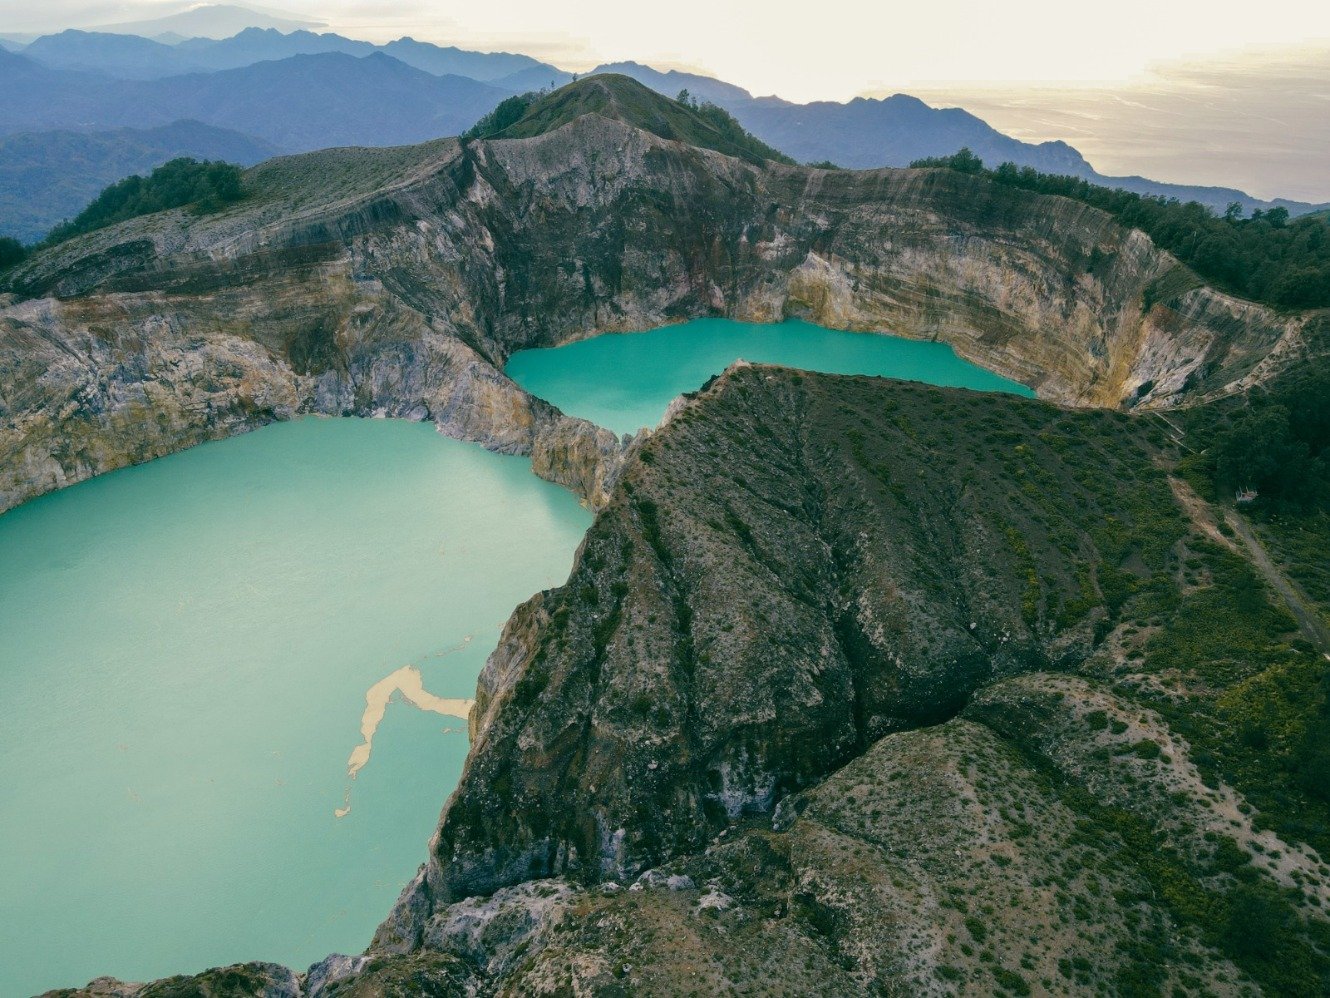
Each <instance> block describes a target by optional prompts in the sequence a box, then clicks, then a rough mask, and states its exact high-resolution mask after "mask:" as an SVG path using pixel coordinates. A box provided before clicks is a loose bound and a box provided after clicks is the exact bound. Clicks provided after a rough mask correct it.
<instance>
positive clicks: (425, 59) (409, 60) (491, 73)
mask: <svg viewBox="0 0 1330 998" xmlns="http://www.w3.org/2000/svg"><path fill="white" fill-rule="evenodd" d="M379 51H380V52H383V53H385V54H386V55H390V56H392V57H393V58H394V59H400V60H401V61H402V62H404V63H406V64H407V65H408V66H414V67H416V69H423V70H424V71H425V72H427V73H433V74H434V75H435V76H469V77H471V79H473V80H480V81H481V82H482V83H492V82H494V81H496V80H499V79H501V78H502V77H505V76H511V75H512V74H514V73H522V72H527V71H536V72H538V73H541V72H554V73H557V72H559V70H557V69H555V68H554V67H553V66H550V65H547V64H545V63H543V62H540V61H539V60H537V59H533V58H531V57H530V56H529V55H514V54H513V53H511V52H468V51H466V50H465V49H459V48H454V47H453V46H451V45H449V46H442V45H434V44H432V43H430V42H418V41H416V40H415V39H414V38H399V39H397V41H395V42H389V43H388V44H387V45H381V46H379Z"/></svg>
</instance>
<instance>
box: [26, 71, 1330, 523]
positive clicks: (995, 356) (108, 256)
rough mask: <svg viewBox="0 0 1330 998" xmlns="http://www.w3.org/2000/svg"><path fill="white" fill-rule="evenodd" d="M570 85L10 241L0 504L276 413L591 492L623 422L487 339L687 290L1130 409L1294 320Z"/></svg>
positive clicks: (1268, 360)
mask: <svg viewBox="0 0 1330 998" xmlns="http://www.w3.org/2000/svg"><path fill="white" fill-rule="evenodd" d="M607 81H608V82H607ZM572 86H573V87H574V88H576V87H582V88H587V87H592V86H595V87H602V88H605V87H608V88H610V89H611V90H613V91H614V94H613V95H612V96H615V99H614V100H612V101H608V102H606V101H600V102H599V103H596V102H593V103H596V106H597V107H598V108H599V110H597V111H596V112H595V113H585V114H579V115H578V116H576V117H573V118H571V119H570V120H566V121H564V120H562V119H560V118H558V117H553V118H550V119H549V120H545V119H544V118H541V119H540V120H541V121H542V122H543V125H542V127H544V128H545V129H547V130H545V131H541V132H539V133H538V134H534V135H531V136H529V137H525V138H514V139H496V140H487V141H474V142H459V141H457V140H451V139H448V140H439V141H437V142H433V143H428V144H426V145H423V146H417V147H408V148H404V149H354V150H330V151H327V152H322V153H312V154H308V155H305V156H296V157H287V158H285V159H279V160H273V161H270V162H268V163H265V164H262V165H260V166H259V167H256V168H254V169H253V170H250V171H249V172H248V173H247V174H246V178H245V184H246V189H247V190H248V192H249V195H248V197H247V199H246V200H245V201H244V202H242V203H240V204H239V205H237V206H234V207H232V208H230V209H228V210H226V211H223V212H221V213H219V214H216V215H210V216H195V215H192V214H190V213H188V212H187V211H184V210H177V211H172V212H164V213H161V214H158V215H153V216H148V217H145V218H139V219H133V220H131V221H128V222H124V223H121V224H120V225H117V226H114V227H111V228H108V229H105V230H101V231H98V232H93V233H89V234H87V235H85V236H82V237H80V238H78V239H74V240H71V241H69V242H68V243H64V244H61V245H58V246H56V247H53V248H51V249H49V250H46V251H44V252H42V253H39V254H37V255H36V256H35V257H33V258H32V259H30V260H29V261H27V262H25V263H24V264H22V265H21V266H20V267H18V268H16V269H15V270H14V271H11V272H10V273H9V274H8V275H7V277H6V281H7V284H8V288H9V291H10V293H11V295H12V297H10V298H7V299H0V454H4V455H5V456H6V459H5V460H4V461H3V464H2V467H3V471H2V472H0V474H2V475H3V477H2V478H0V509H3V508H7V507H10V506H13V505H14V504H16V503H18V502H21V501H23V500H24V499H26V498H29V497H31V496H35V495H39V494H41V493H42V492H44V491H47V490H49V489H51V488H57V487H60V486H61V485H64V484H68V483H71V482H75V481H79V480H81V479H82V478H86V477H87V476H89V475H91V474H97V473H99V472H102V471H106V470H110V469H112V468H115V467H120V466H122V465H124V464H129V463H134V462H138V461H143V460H147V459H150V458H152V457H155V456H159V455H160V454H163V453H167V452H169V451H171V450H175V449H179V448H180V447H184V446H189V445H191V444H193V443H197V442H199V441H201V440H205V439H213V438H216V437H219V436H224V435H226V434H228V433H232V432H236V431H238V430H242V429H246V428H249V427H252V426H256V425H260V424H262V423H264V422H267V421H269V420H272V419H282V418H289V417H290V416H291V415H293V414H296V413H306V412H310V413H321V414H328V415H345V414H354V415H393V416H406V417H410V418H421V419H432V420H433V421H434V422H436V424H437V425H438V426H439V428H440V429H441V431H443V432H445V433H448V434H449V435H452V436H457V437H461V438H464V439H469V440H476V441H479V442H481V443H483V444H484V445H485V446H488V447H492V448H494V449H498V450H504V451H508V452H515V453H524V454H532V455H533V457H534V459H535V464H536V466H537V468H538V470H539V472H540V473H541V474H546V475H548V476H549V477H551V478H553V479H554V480H556V481H559V482H561V483H562V484H566V485H568V486H569V487H571V488H574V489H575V490H577V491H579V492H580V493H581V494H582V495H583V496H584V497H586V498H587V499H588V500H589V501H591V502H592V504H593V505H594V504H599V503H601V502H603V501H604V500H605V498H606V495H607V488H606V487H607V485H608V484H609V482H610V481H611V480H612V479H613V476H614V474H615V470H614V469H615V467H616V465H617V462H616V460H614V459H613V456H614V455H616V454H618V453H619V452H620V451H621V449H622V443H621V442H619V441H615V440H613V439H611V438H609V437H608V436H607V435H606V434H604V433H603V431H598V430H596V429H594V428H592V427H590V426H587V425H585V424H580V423H578V422H576V421H568V420H565V419H563V418H562V417H560V416H559V414H557V413H556V412H554V411H553V410H552V409H550V408H549V407H547V406H544V405H543V404H542V403H539V402H538V401H536V400H533V399H532V398H531V397H530V396H528V395H526V394H525V393H524V392H522V391H521V390H520V389H519V388H517V387H516V386H515V385H513V384H512V383H511V382H510V381H509V380H508V379H506V378H505V377H504V376H503V374H502V373H501V371H502V366H503V363H504V361H505V360H506V358H507V357H508V356H509V355H510V354H511V353H512V352H513V351H514V350H517V349H521V348H524V347H531V346H542V345H552V344H557V343H561V342H565V341H567V340H570V339H575V338H578V337H582V336H587V335H593V334H595V333H600V332H607V331H615V330H631V329H642V328H648V327H652V326H657V325H660V324H662V323H667V322H672V321H677V320H680V319H686V318H690V317H695V316H701V315H727V316H731V317H733V318H737V319H745V320H754V321H779V320H780V319H781V318H783V317H787V316H799V317H803V318H807V319H810V320H812V321H815V322H820V323H823V324H825V325H830V326H837V327H843V328H848V329H853V330H861V331H877V330H890V331H892V332H893V333H896V334H898V335H904V336H912V337H920V338H928V339H940V340H943V341H945V342H948V343H950V344H951V345H952V346H953V347H955V349H956V350H957V351H958V352H959V353H960V354H961V355H963V356H965V357H967V358H968V359H970V360H973V361H976V362H978V363H980V364H982V365H984V366H987V367H989V368H991V369H993V370H996V371H999V372H1000V373H1003V374H1006V375H1008V376H1011V377H1015V378H1018V379H1020V380H1022V381H1025V382H1026V383H1029V384H1031V385H1033V386H1035V387H1036V388H1037V389H1038V390H1039V392H1040V394H1041V395H1042V396H1043V397H1046V398H1050V399H1055V400H1060V401H1065V402H1068V403H1071V404H1089V405H1122V404H1128V403H1130V404H1134V405H1139V406H1145V407H1150V406H1164V405H1172V404H1176V403H1178V402H1180V401H1184V400H1186V399H1199V398H1204V397H1208V396H1211V395H1214V394H1216V393H1223V392H1225V391H1228V390H1231V389H1232V387H1233V386H1235V385H1238V384H1241V383H1243V382H1244V380H1250V379H1252V378H1260V377H1263V376H1265V368H1266V367H1268V366H1270V365H1277V363H1279V362H1281V358H1287V357H1290V356H1295V355H1297V354H1298V353H1299V352H1300V351H1301V350H1303V349H1304V348H1305V343H1306V341H1307V338H1308V336H1309V335H1310V334H1309V332H1308V330H1309V328H1310V326H1309V324H1312V325H1315V324H1318V323H1323V322H1324V319H1323V318H1320V317H1315V316H1312V317H1308V316H1292V317H1284V316H1278V315H1275V314H1274V313H1272V312H1270V311H1269V310H1267V309H1264V308H1260V307H1258V306H1254V305H1251V304H1249V303H1244V302H1240V301H1236V300H1234V299H1231V298H1229V297H1227V296H1224V295H1221V294H1218V293H1216V292H1214V291H1212V290H1211V289H1208V288H1205V287H1202V286H1199V285H1198V284H1197V283H1196V281H1195V280H1194V279H1193V278H1191V277H1190V276H1189V275H1188V274H1187V272H1185V270H1183V269H1182V268H1181V267H1180V266H1179V265H1178V264H1177V263H1176V262H1175V261H1174V260H1173V259H1172V258H1171V257H1169V256H1168V255H1167V254H1164V253H1162V252H1160V251H1159V250H1157V249H1156V248H1155V247H1154V246H1153V245H1152V244H1151V243H1150V241H1149V240H1148V239H1146V238H1145V237H1144V236H1142V235H1141V234H1140V233H1135V232H1129V231H1126V230H1123V229H1121V228H1120V227H1118V226H1116V225H1115V224H1114V223H1113V222H1112V221H1111V220H1110V219H1109V218H1108V217H1107V216H1106V215H1103V214H1102V213H1100V212H1097V211H1096V210H1094V209H1091V208H1088V207H1086V206H1083V205H1079V204H1075V203H1072V202H1069V201H1066V200H1064V199H1059V198H1049V197H1040V196H1035V195H1027V194H1024V193H1022V192H1018V191H1011V190H1004V189H998V188H996V187H995V186H994V185H992V184H989V183H987V182H986V181H984V180H982V179H979V178H973V177H966V176H962V175H958V174H955V173H952V172H950V171H936V170H924V171H920V170H877V171H865V172H851V171H822V170H814V169H809V168H803V167H791V166H784V165H781V164H778V163H763V162H760V161H759V162H752V161H749V160H744V159H737V158H733V157H730V156H726V155H723V154H722V153H719V152H715V151H712V150H709V149H700V148H697V147H693V146H688V145H685V144H683V143H681V142H678V141H674V140H671V139H669V138H664V137H662V136H661V135H658V134H656V133H655V132H653V131H651V127H652V126H653V124H654V123H655V122H656V118H655V117H653V113H654V112H653V111H652V109H653V107H654V106H655V105H660V104H663V105H665V106H667V108H668V110H669V113H670V114H671V115H675V116H677V115H678V114H679V113H680V107H679V106H678V105H674V104H673V102H670V101H666V100H664V99H663V98H660V97H658V96H656V95H654V94H652V93H651V92H649V91H647V90H646V89H645V88H643V87H641V86H640V85H638V84H636V83H633V82H632V81H630V80H627V79H626V78H614V77H602V78H597V80H596V81H584V82H583V83H579V84H574V85H572ZM565 89H568V88H565ZM560 94H563V92H562V91H561V92H560ZM555 96H557V95H555ZM553 99H554V96H552V97H551V100H553ZM560 99H561V100H562V99H564V98H563V97H561V98H560ZM567 103H568V104H569V106H574V107H578V106H581V103H584V102H578V101H568V102H567ZM684 110H685V112H686V109H684ZM545 111H548V108H545V109H542V108H541V106H540V105H537V107H535V108H533V109H532V112H531V113H532V114H533V115H537V116H539V115H540V114H542V113H544V112H545ZM686 113H691V112H686ZM699 127H701V126H699ZM706 127H707V129H708V130H709V129H710V126H706ZM607 457H608V458H609V460H604V458H607Z"/></svg>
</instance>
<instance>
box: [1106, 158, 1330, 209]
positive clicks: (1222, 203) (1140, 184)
mask: <svg viewBox="0 0 1330 998" xmlns="http://www.w3.org/2000/svg"><path fill="white" fill-rule="evenodd" d="M1079 176H1083V177H1084V178H1085V179H1086V180H1089V181H1091V182H1092V183H1096V184H1100V185H1102V186H1104V187H1118V188H1121V189H1122V190H1124V191H1135V192H1136V193H1137V194H1162V195H1163V196H1164V197H1170V198H1177V199H1178V200H1179V201H1199V202H1200V203H1201V204H1204V205H1209V206H1210V207H1211V208H1213V209H1215V211H1219V212H1222V211H1223V210H1224V209H1225V208H1227V207H1228V206H1229V205H1230V204H1232V203H1233V202H1234V201H1236V202H1237V203H1238V204H1240V205H1242V210H1243V212H1244V213H1245V214H1251V212H1252V211H1254V210H1256V209H1258V208H1259V209H1260V210H1261V211H1268V210H1269V209H1271V208H1287V209H1288V213H1289V214H1290V215H1306V214H1308V213H1309V212H1313V211H1320V210H1322V209H1325V208H1330V204H1308V203H1307V202H1306V201H1290V200H1288V199H1287V198H1275V199H1274V200H1273V201H1263V200H1261V199H1260V198H1255V197H1252V196H1251V195H1250V194H1248V193H1246V192H1245V191H1240V190H1238V189H1237V188H1234V187H1204V186H1201V185H1193V184H1167V183H1164V182H1163V181H1161V180H1150V179H1149V178H1147V177H1108V176H1104V175H1103V174H1101V173H1098V172H1096V171H1095V170H1093V169H1091V170H1090V172H1089V174H1079Z"/></svg>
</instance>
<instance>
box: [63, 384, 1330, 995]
mask: <svg viewBox="0 0 1330 998" xmlns="http://www.w3.org/2000/svg"><path fill="white" fill-rule="evenodd" d="M1179 455H1180V451H1179V449H1178V447H1177V445H1176V443H1175V441H1174V439H1173V431H1172V429H1171V427H1170V425H1169V424H1168V423H1166V422H1165V421H1164V420H1162V419H1160V418H1158V417H1157V416H1154V415H1150V414H1134V415H1125V414H1119V413H1112V412H1106V411H1094V410H1091V411H1083V410H1081V411H1078V410H1069V409H1066V408H1062V407H1057V406H1054V405H1050V404H1047V403H1042V402H1037V401H1030V400H1025V399H1019V398H1014V397H1008V396H996V395H989V396H985V395H977V394H974V393H969V392H964V391H956V390H947V389H934V388H927V387H924V386H918V385H908V384H901V383H897V382H891V381H886V380H880V379H872V378H836V377H830V376H821V375H809V374H799V373H796V372H791V371H788V370H782V369H777V368H767V367H749V366H740V367H736V368H735V369H732V370H731V371H730V372H728V373H727V374H726V375H724V376H723V377H721V378H720V379H719V380H718V381H717V382H716V383H715V384H713V385H711V386H710V387H708V388H707V389H706V390H705V391H703V392H701V393H699V394H698V395H697V396H695V397H694V398H692V399H690V400H688V401H687V402H686V403H684V404H683V405H679V406H676V407H675V410H674V412H673V414H672V416H671V418H670V419H669V421H668V422H667V423H666V425H665V426H664V427H663V428H662V429H661V430H660V431H658V432H657V433H655V434H653V435H652V436H651V437H649V438H648V439H647V440H646V441H645V442H644V443H643V444H641V446H640V447H639V448H638V449H637V450H636V452H635V454H634V456H633V457H632V458H631V460H630V461H629V463H628V466H627V468H626V470H625V471H624V473H623V475H622V477H621V478H620V479H619V481H618V482H617V484H616V485H615V487H614V490H613V495H612V498H611V499H610V501H609V503H608V504H607V505H606V507H605V508H604V509H603V510H602V512H601V513H600V515H599V516H598V518H597V520H596V522H595V524H594V525H593V527H592V529H591V531H590V533H589V534H588V537H587V539H586V542H585V544H584V545H583V548H582V550H581V552H580V554H579V558H578V562H577V564H576V566H575V567H574V570H573V573H572V575H571V577H570V579H569V581H568V583H567V584H566V585H565V586H563V587H561V588H559V589H556V590H551V591H549V592H546V593H543V594H540V595H539V596H537V597H535V598H533V599H532V600H531V601H529V602H528V603H527V604H525V605H524V606H523V607H521V608H519V610H518V611H517V612H516V613H515V614H514V616H513V618H512V619H511V620H510V622H509V624H508V626H507V627H506V629H505V632H504V635H503V638H502V640H501V643H500V646H499V648H498V649H497V651H496V652H495V653H494V654H493V655H492V656H491V658H490V660H489V662H488V663H487V665H486V668H485V671H484V673H483V675H482V677H481V680H480V684H479V690H478V697H477V705H476V708H475V711H474V713H473V715H472V727H473V735H474V739H475V741H474V745H473V750H472V753H471V755H470V757H469V760H468V763H467V766H466V770H465V772H464V775H463V778H462V780H461V783H460V785H459V786H458V788H457V790H456V791H455V793H454V794H453V796H452V797H451V799H450V800H449V802H448V804H447V806H446V808H445V810H444V814H443V818H442V821H441V824H440V827H439V830H438V833H437V834H436V836H435V839H434V841H433V842H432V843H431V848H430V856H429V860H428V862H427V864H426V865H425V867H424V868H423V869H422V871H421V874H420V876H419V877H418V878H417V879H416V881H415V882H414V883H412V884H411V885H409V886H408V888H407V890H406V891H405V892H404V893H403V895H402V897H401V899H400V900H399V902H398V904H397V906H396V907H395V909H394V911H393V912H392V913H391V915H390V917H389V918H388V919H387V921H385V923H384V924H383V926H382V927H381V928H380V930H379V933H378V934H377V936H376V938H375V940H374V941H373V944H372V945H371V947H370V949H369V950H368V951H367V953H366V954H365V955H364V956H362V957H356V958H349V957H336V958H330V960H329V961H327V962H325V963H324V964H320V965H318V966H316V967H315V968H312V969H311V971H310V972H309V973H308V974H307V975H304V976H303V977H297V976H295V975H291V976H289V977H285V978H281V977H280V975H279V974H277V972H276V971H275V970H274V969H273V968H270V967H266V966H264V965H252V966H247V967H240V968H228V969H225V970H219V971H210V972H208V974H205V975H202V976H201V977H199V978H195V979H175V981H174V983H173V984H172V986H173V987H177V988H179V989H180V990H179V991H178V993H180V994H186V993H191V994H192V993H195V992H193V991H189V990H188V989H189V988H191V987H194V988H200V989H209V990H203V991H202V993H209V994H218V995H221V994H234V995H250V994H274V995H275V994H289V993H299V994H303V995H339V996H352V995H354V996H383V995H414V994H437V995H453V994H463V993H479V994H503V995H518V994H567V993H574V994H600V995H612V994H625V993H634V994H635V993H645V994H660V995H674V994H680V993H683V994H688V993H700V994H713V993H722V992H723V993H743V994H829V995H865V994H902V995H904V994H911V995H912V994H921V993H922V994H953V993H964V994H999V993H1005V994H1015V995H1021V994H1029V993H1034V992H1039V993H1060V994H1081V993H1087V992H1102V993H1110V994H1124V995H1126V994H1159V993H1170V994H1171V993H1176V994H1225V995H1227V994H1232V995H1239V994H1251V993H1265V994H1289V995H1294V994H1309V993H1319V992H1321V991H1323V990H1324V989H1325V987H1326V986H1327V985H1328V984H1330V921H1328V920H1327V918H1326V915H1325V912H1326V911H1327V910H1328V909H1330V870H1328V869H1327V867H1326V864H1325V862H1324V859H1323V857H1324V856H1325V855H1326V853H1327V851H1330V799H1327V798H1326V797H1325V796H1324V795H1322V796H1316V794H1314V793H1312V792H1311V791H1309V790H1307V789H1305V788H1304V783H1300V782H1299V780H1300V779H1301V777H1299V775H1298V770H1297V765H1296V763H1295V762H1292V761H1291V760H1292V759H1294V758H1295V755H1293V754H1291V753H1290V746H1293V747H1296V745H1297V744H1298V740H1299V739H1300V738H1301V737H1303V732H1304V731H1306V730H1309V729H1308V727H1307V725H1308V724H1309V722H1311V721H1313V720H1314V719H1315V718H1316V717H1317V716H1319V714H1320V713H1324V712H1325V711H1326V710H1327V709H1330V707H1327V705H1326V702H1325V697H1326V692H1327V690H1330V676H1327V665H1326V659H1325V658H1324V657H1323V655H1322V649H1318V648H1316V647H1314V646H1313V645H1311V644H1309V643H1307V642H1306V641H1304V640H1302V639H1300V638H1299V637H1298V631H1297V624H1296V622H1295V620H1294V619H1293V618H1292V617H1291V616H1290V615H1289V614H1288V612H1287V610H1286V609H1285V608H1284V606H1283V604H1282V603H1281V597H1280V595H1279V594H1277V593H1276V592H1274V591H1272V590H1268V589H1267V588H1266V587H1265V586H1264V584H1263V583H1262V581H1261V580H1260V578H1259V577H1258V576H1257V575H1256V574H1255V572H1254V571H1253V569H1252V567H1251V566H1250V564H1249V562H1248V561H1247V560H1246V557H1245V555H1244V549H1243V547H1242V545H1241V544H1240V543H1239V542H1238V541H1237V540H1236V539H1234V538H1232V537H1231V536H1229V535H1225V534H1224V533H1222V532H1220V531H1218V530H1217V529H1216V527H1215V523H1214V521H1213V520H1211V519H1209V518H1208V517H1209V516H1210V515H1211V514H1210V513H1208V512H1207V510H1208V506H1207V504H1206V503H1205V502H1204V501H1203V500H1201V499H1199V498H1198V497H1197V496H1195V495H1194V494H1192V493H1191V492H1190V491H1189V490H1188V488H1187V486H1186V485H1185V484H1184V483H1183V482H1182V481H1181V480H1179V479H1177V478H1176V477H1174V470H1175V463H1176V461H1177V459H1178V457H1179ZM1327 609H1330V607H1327V606H1321V607H1320V611H1319V612H1323V613H1324V612H1325V611H1326V610H1327ZM1305 786H1310V784H1305ZM228 974H229V975H232V976H233V977H235V979H237V980H242V981H243V980H251V979H252V980H261V981H262V982H264V983H263V984H262V987H263V988H267V989H268V990H261V989H260V988H259V985H257V984H255V985H253V986H251V985H248V984H246V985H243V986H237V987H236V988H234V989H232V990H229V991H228V990H225V989H223V988H221V987H220V986H219V985H218V982H219V981H222V980H226V979H229V978H227V975H228ZM247 975H248V976H247ZM279 978H280V983H281V984H282V986H283V987H287V986H289V987H292V988H298V989H299V990H298V991H295V992H292V991H277V990H274V988H276V987H277V984H275V983H273V982H274V981H278V979H279ZM292 982H294V983H292ZM169 983H171V982H158V984H156V985H153V987H157V988H163V987H164V986H165V985H166V984H169ZM107 987H109V985H107ZM246 988H249V990H246ZM85 993H87V994H93V993H95V992H85ZM103 993H110V992H106V991H104V992H103ZM148 993H149V992H146V991H145V992H143V994H144V995H147V994H148ZM151 993H152V994H158V993H161V994H174V993H177V992H174V991H170V990H162V991H160V992H158V991H154V992H151Z"/></svg>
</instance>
